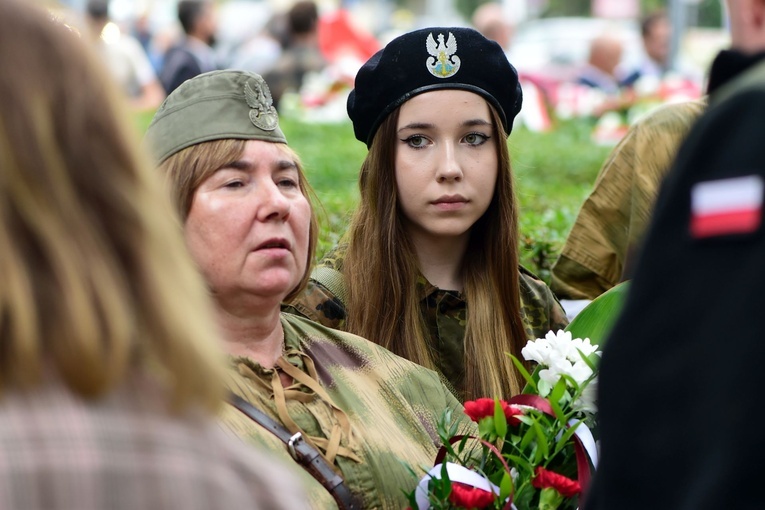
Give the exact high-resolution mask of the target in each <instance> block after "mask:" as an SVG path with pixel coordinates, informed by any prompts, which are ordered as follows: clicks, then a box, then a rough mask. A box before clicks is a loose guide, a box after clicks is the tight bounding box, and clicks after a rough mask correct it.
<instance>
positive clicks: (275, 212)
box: [257, 182, 290, 221]
mask: <svg viewBox="0 0 765 510" xmlns="http://www.w3.org/2000/svg"><path fill="white" fill-rule="evenodd" d="M257 200H258V219H259V220H260V221H269V220H275V219H285V218H286V217H287V216H289V212H290V201H289V199H288V198H287V197H286V196H284V193H282V190H281V189H280V188H279V187H278V186H277V185H276V184H275V183H273V182H271V183H268V184H266V185H265V186H262V187H261V189H260V190H259V192H258V196H257Z"/></svg>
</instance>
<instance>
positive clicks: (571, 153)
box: [138, 114, 611, 283]
mask: <svg viewBox="0 0 765 510" xmlns="http://www.w3.org/2000/svg"><path fill="white" fill-rule="evenodd" d="M150 120H151V114H143V115H140V116H139V117H138V127H139V129H140V130H141V131H143V130H145V128H146V126H148V124H149V122H150ZM280 122H281V126H282V130H283V131H284V134H285V135H286V136H287V139H288V140H289V143H290V145H291V146H292V147H293V148H294V149H295V150H296V151H297V152H298V154H300V157H301V158H302V160H303V164H304V167H305V169H306V174H307V176H308V180H309V181H310V183H311V185H312V186H313V188H314V190H315V191H316V195H317V197H318V199H319V201H320V205H321V207H319V208H318V210H319V217H320V223H321V235H320V237H319V247H318V250H317V257H321V256H322V254H324V253H325V252H326V251H327V250H328V249H330V248H331V247H332V246H334V244H335V243H336V242H337V240H338V238H339V237H340V236H341V235H342V233H343V232H344V230H345V227H346V225H347V222H348V217H349V215H350V213H351V212H352V211H353V209H354V207H355V206H356V204H357V203H358V196H359V195H358V186H357V176H358V170H359V167H360V166H361V162H362V161H363V159H364V156H365V155H366V151H367V150H366V146H365V145H364V144H363V143H361V142H359V141H357V140H356V139H355V138H354V136H353V128H352V126H351V124H350V122H343V123H338V124H315V123H305V122H300V121H298V120H295V119H289V118H284V119H281V120H280ZM592 127H593V126H592V123H590V122H588V121H586V120H575V121H568V122H563V123H560V124H558V125H557V126H556V127H555V129H554V130H553V131H551V132H548V133H534V132H531V131H529V130H527V129H524V128H523V127H520V128H516V129H515V130H514V131H513V133H512V135H511V136H510V139H509V141H508V144H509V148H510V156H511V160H512V166H513V171H514V173H515V181H516V194H517V197H518V200H519V203H520V227H521V247H522V249H521V262H522V263H523V264H524V265H525V266H526V267H528V268H529V269H530V270H531V271H533V272H535V273H537V274H538V275H539V276H540V277H542V278H543V279H544V280H545V281H547V282H548V283H549V278H550V267H551V266H552V264H553V262H555V258H556V257H557V256H558V253H559V252H560V249H561V247H562V245H563V242H564V241H565V238H566V235H567V234H568V231H569V229H570V228H571V225H572V224H573V222H574V219H575V218H576V214H577V211H578V210H579V207H580V205H581V204H582V202H583V201H584V199H585V198H586V196H587V194H588V193H589V191H590V188H591V187H592V183H593V182H594V180H595V176H596V175H597V172H598V170H599V169H600V166H601V165H602V163H603V161H604V160H605V159H606V157H607V156H608V153H609V152H610V151H611V147H604V146H599V145H595V144H594V143H593V142H592V141H591V138H590V134H591V132H592ZM322 209H323V211H322Z"/></svg>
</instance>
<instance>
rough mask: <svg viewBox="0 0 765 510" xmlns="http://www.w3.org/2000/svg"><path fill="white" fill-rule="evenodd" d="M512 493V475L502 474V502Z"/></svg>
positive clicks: (500, 496)
mask: <svg viewBox="0 0 765 510" xmlns="http://www.w3.org/2000/svg"><path fill="white" fill-rule="evenodd" d="M512 493H513V478H512V477H511V476H510V473H508V472H507V471H504V472H503V474H502V481H501V482H499V499H500V501H504V500H505V499H507V497H508V496H509V495H510V494H512ZM412 508H414V507H412Z"/></svg>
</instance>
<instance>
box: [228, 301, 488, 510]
mask: <svg viewBox="0 0 765 510" xmlns="http://www.w3.org/2000/svg"><path fill="white" fill-rule="evenodd" d="M282 326H283V327H284V335H285V354H284V358H286V360H287V361H288V362H289V363H290V364H292V365H294V366H296V367H298V368H299V369H300V370H301V371H302V372H304V373H308V369H307V368H306V362H305V357H307V358H310V360H312V361H313V364H314V366H315V368H316V373H317V375H318V380H319V382H320V385H321V386H322V387H323V388H324V389H325V390H326V392H327V394H328V396H329V399H330V400H331V402H332V403H333V404H334V405H336V406H337V407H338V408H339V409H341V410H342V411H343V412H344V414H345V415H346V416H347V417H348V419H349V421H350V426H351V432H350V434H346V433H343V434H342V435H341V439H340V446H341V447H342V448H345V449H347V450H346V451H350V452H352V453H351V454H350V455H345V456H344V455H342V454H338V456H337V457H336V460H335V467H337V468H339V470H340V472H341V473H342V475H343V478H344V479H345V482H346V484H347V485H348V488H349V489H350V490H351V491H352V492H353V493H354V495H356V496H357V497H358V498H360V499H361V500H362V508H376V509H378V508H379V509H391V510H393V509H395V510H401V509H402V508H405V507H406V506H407V501H406V498H405V497H404V493H403V492H402V490H406V491H410V490H413V489H414V487H415V486H416V484H417V482H418V481H419V478H420V477H421V476H422V475H423V474H424V470H423V469H420V468H430V467H432V465H433V461H434V459H435V455H436V453H437V451H438V448H439V446H440V442H439V438H438V434H437V428H436V426H437V421H438V420H439V418H440V417H441V416H442V414H443V412H444V411H445V410H446V409H453V410H454V412H453V417H454V419H455V420H457V421H458V430H460V431H461V432H462V433H470V434H475V433H476V432H477V431H476V429H475V424H474V423H473V422H471V421H470V420H469V419H468V417H467V416H466V415H465V414H464V412H463V410H462V406H461V405H460V404H459V402H457V400H456V399H455V398H454V396H453V395H452V394H451V393H450V392H449V391H448V390H447V389H446V387H445V386H444V385H443V384H442V383H441V381H440V379H439V377H438V375H437V374H436V373H435V372H433V371H432V370H428V369H425V368H423V367H421V366H419V365H415V364H414V363H411V362H410V361H407V360H405V359H403V358H401V357H399V356H396V355H395V354H393V353H391V352H390V351H388V350H386V349H383V348H382V347H380V346H378V345H376V344H373V343H372V342H369V341H367V340H365V339H363V338H361V337H358V336H355V335H352V334H350V333H345V332H341V331H336V330H332V329H329V328H326V327H324V326H321V325H320V324H316V323H314V322H311V321H308V320H306V319H305V318H303V317H298V316H295V315H291V314H287V313H282ZM229 372H230V377H229V388H230V389H231V390H232V391H233V392H234V393H236V394H238V395H240V396H242V397H243V398H244V399H245V400H247V401H249V402H250V403H252V404H253V405H255V406H256V407H258V408H260V409H261V410H263V411H264V412H265V413H266V414H268V415H269V416H271V417H272V418H274V419H275V420H277V421H282V420H280V418H279V415H278V411H277V406H276V404H275V400H276V399H275V397H274V391H272V389H271V384H272V379H271V377H272V375H273V374H274V370H273V369H264V368H263V367H261V366H260V365H259V364H257V363H255V362H253V361H252V360H250V359H248V358H243V357H234V358H232V360H231V370H230V371H229ZM285 394H286V396H287V397H286V405H287V410H288V413H289V417H290V418H291V419H292V420H294V422H295V423H296V424H297V426H298V427H299V428H300V429H302V431H303V435H304V436H307V437H309V438H327V439H328V438H329V437H330V434H331V431H332V429H333V427H337V426H338V423H340V422H339V420H338V419H337V417H336V415H335V414H333V412H332V407H331V404H330V403H329V402H328V401H326V400H324V399H323V398H321V396H320V395H319V394H317V393H315V392H313V391H312V390H310V389H309V388H308V387H306V386H304V385H300V384H295V385H292V386H290V387H288V388H285ZM223 420H224V422H225V423H226V425H227V426H228V427H229V428H231V429H232V430H233V431H234V432H235V433H236V434H237V435H238V436H240V437H243V438H247V439H249V440H251V441H252V442H253V443H257V444H259V445H262V446H265V447H266V448H267V449H269V450H272V451H273V452H274V454H275V455H277V456H280V457H282V459H283V460H285V461H286V462H294V461H292V460H291V458H290V456H289V453H288V452H287V448H286V447H285V445H284V443H282V442H281V441H280V440H279V439H277V438H276V436H274V435H273V434H271V433H270V432H268V431H267V430H265V429H264V428H263V427H261V426H260V425H258V424H256V423H255V422H253V421H251V420H250V419H249V418H247V417H246V416H245V415H243V414H241V413H240V412H239V411H237V410H236V409H234V408H233V407H230V406H226V409H225V410H224V415H223ZM320 450H321V448H320ZM352 456H356V457H357V458H358V459H359V460H360V461H357V460H354V459H353V458H351V457H352ZM406 466H409V467H411V468H412V469H414V470H415V472H416V473H417V474H416V475H413V474H412V473H411V472H409V470H408V469H407V467H406ZM299 471H300V472H301V473H302V474H303V477H302V478H303V482H304V485H305V487H306V488H307V491H308V494H309V497H310V500H311V505H312V507H313V508H317V509H322V510H323V509H331V508H337V506H336V504H335V502H334V500H333V499H332V496H331V495H330V494H329V492H327V490H326V489H324V487H322V486H321V485H320V484H319V483H318V482H317V481H316V480H315V479H314V478H312V477H311V475H310V474H308V472H306V471H304V470H302V469H301V470H299Z"/></svg>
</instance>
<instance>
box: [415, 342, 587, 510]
mask: <svg viewBox="0 0 765 510" xmlns="http://www.w3.org/2000/svg"><path fill="white" fill-rule="evenodd" d="M521 354H522V355H523V357H524V359H526V360H527V361H533V362H536V363H537V365H538V366H537V367H536V369H535V370H534V371H533V373H531V374H530V373H529V372H528V371H527V370H526V369H525V367H524V365H523V363H522V362H521V361H520V360H518V359H517V358H515V357H514V356H510V357H511V358H512V362H513V363H514V364H515V365H516V367H517V368H518V370H519V371H520V372H521V373H522V374H523V376H524V377H525V379H526V383H527V384H526V388H525V389H524V391H523V393H522V394H521V395H517V396H515V397H513V398H511V399H509V400H507V401H503V400H499V399H490V398H480V399H478V400H473V401H469V402H465V413H466V414H467V415H468V416H470V418H471V419H472V420H473V421H475V422H477V424H478V437H467V436H458V435H456V430H455V429H454V426H453V425H452V420H451V415H450V413H446V414H445V415H444V417H443V419H442V421H441V424H440V427H439V435H440V436H441V439H442V441H443V444H444V445H445V446H444V447H443V448H442V449H441V452H440V453H439V456H438V458H437V459H436V462H435V466H434V467H433V468H432V469H430V471H428V473H427V474H426V475H425V476H424V477H423V478H422V479H421V480H420V483H419V485H418V486H417V488H416V489H415V490H414V491H413V492H411V493H410V494H409V502H410V505H411V508H413V509H417V510H426V509H431V508H432V509H458V508H467V509H474V508H486V509H516V510H530V509H539V510H553V509H558V508H560V509H576V508H578V507H579V505H580V503H581V500H582V498H583V492H584V491H585V490H586V487H587V485H588V483H589V476H590V473H591V470H592V469H594V467H595V465H596V464H597V447H596V443H595V440H594V438H593V435H592V433H591V429H592V428H593V427H595V425H596V411H597V409H596V401H595V395H596V384H597V366H598V362H599V360H600V352H598V351H597V346H596V345H591V344H590V341H589V339H581V338H572V335H571V333H569V332H565V331H558V332H557V333H556V332H552V331H550V332H549V333H547V335H546V336H545V337H544V338H537V339H536V340H533V341H529V342H528V344H527V345H526V347H524V348H523V350H522V351H521Z"/></svg>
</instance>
